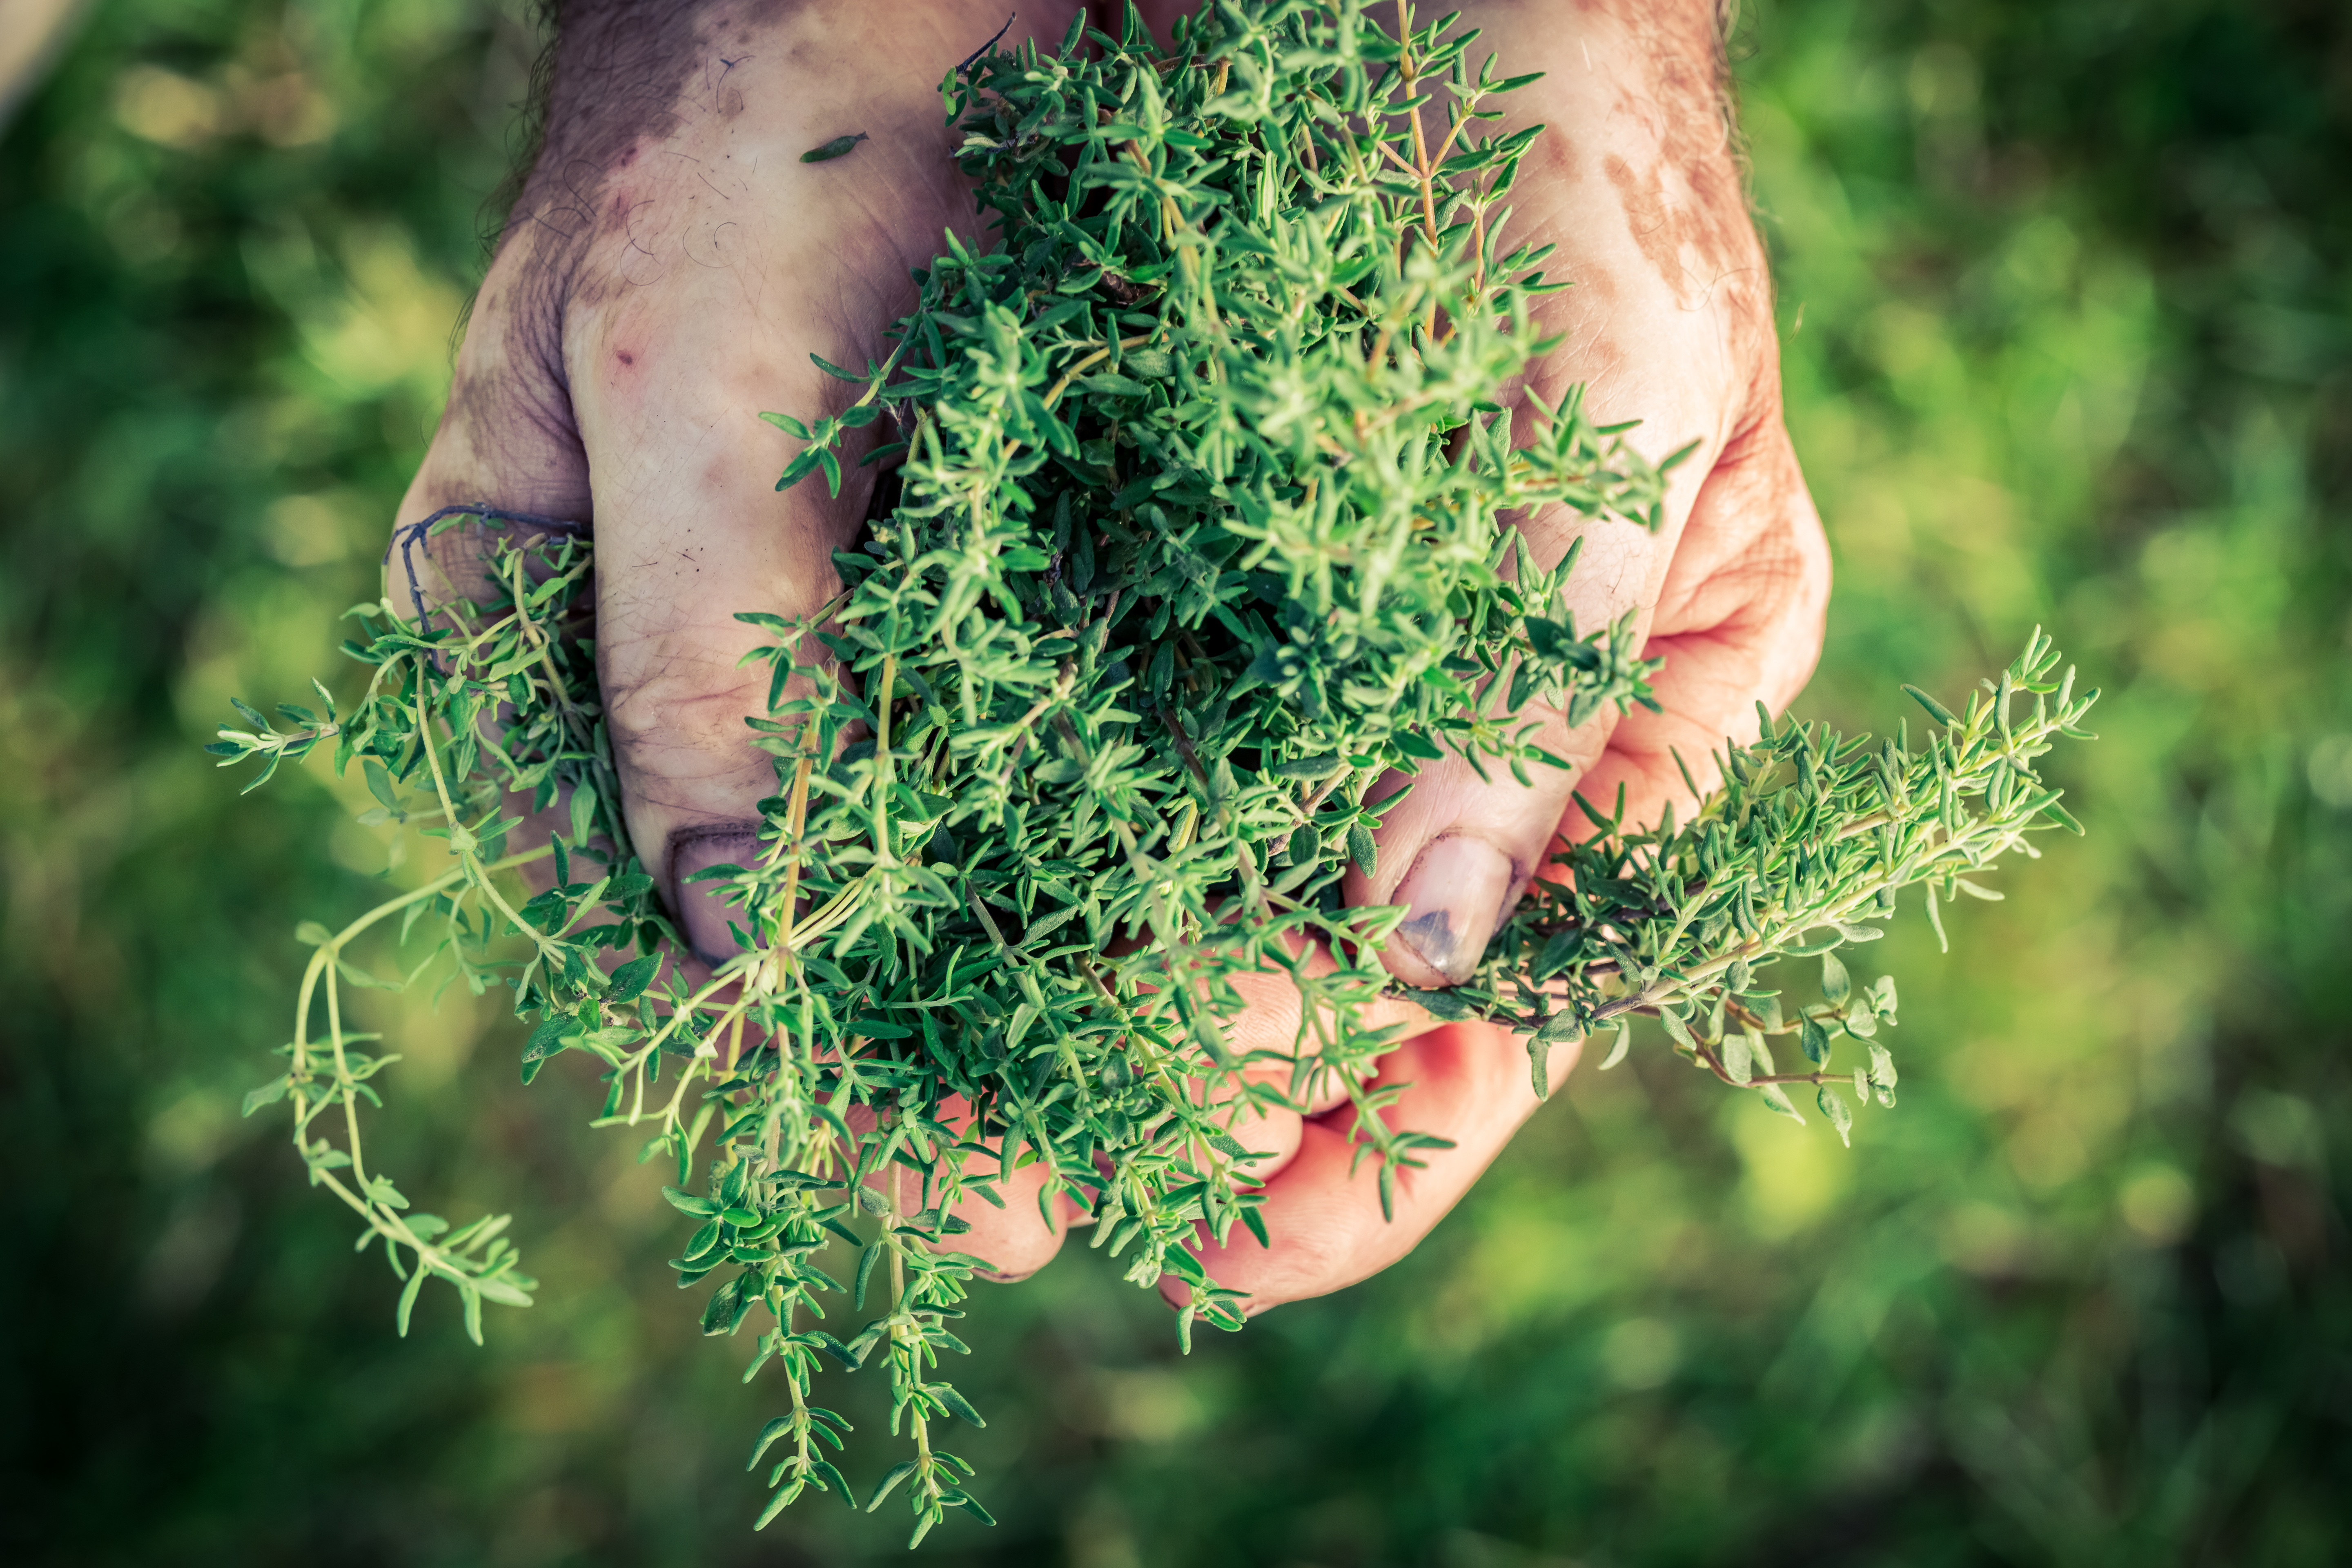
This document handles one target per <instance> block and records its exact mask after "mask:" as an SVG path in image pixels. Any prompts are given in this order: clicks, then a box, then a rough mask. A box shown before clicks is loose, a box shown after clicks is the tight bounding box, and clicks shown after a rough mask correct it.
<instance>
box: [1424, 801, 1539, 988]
mask: <svg viewBox="0 0 2352 1568" xmlns="http://www.w3.org/2000/svg"><path fill="white" fill-rule="evenodd" d="M1521 880H1522V879H1521V877H1520V876H1519V872H1518V868H1517V867H1516V866H1514V865H1513V864H1512V863H1511V858H1510V857H1509V856H1507V855H1506V854H1504V853H1503V852H1502V851H1501V850H1499V849H1497V848H1496V847H1494V846H1493V845H1491V844H1489V843H1487V842H1486V840H1485V839H1483V838H1473V837H1470V836H1469V835H1467V834H1459V833H1457V834H1448V835H1447V836H1446V837H1443V838H1440V839H1438V840H1437V841H1436V842H1435V843H1433V844H1432V845H1430V846H1429V847H1428V848H1426V849H1423V851H1422V852H1421V858H1420V859H1418V860H1415V861H1414V862H1413V863H1412V870H1411V871H1410V872H1408V873H1407V874H1406V876H1405V879H1404V881H1403V883H1402V885H1401V886H1399V887H1398V889H1397V890H1396V894H1395V901H1396V902H1398V903H1401V904H1405V905H1409V906H1411V908H1412V913H1411V914H1409V915H1407V916H1405V919H1404V923H1403V924H1402V925H1401V926H1399V927H1397V940H1398V941H1399V942H1402V943H1403V944H1404V945H1405V946H1406V947H1407V948H1409V949H1410V950H1412V953H1413V955H1414V956H1415V957H1417V958H1419V959H1420V960H1421V961H1422V962H1423V963H1426V964H1427V965H1429V967H1430V968H1432V969H1433V970H1435V971H1437V973H1440V974H1442V975H1444V977H1445V980H1446V983H1447V984H1451V985H1459V984H1462V983H1463V982H1464V981H1465V980H1467V979H1469V978H1470V973H1471V972H1472V971H1473V970H1475V969H1476V968H1477V967H1478V960H1479V959H1480V958H1481V957H1482V956H1484V955H1485V953H1486V940H1487V938H1489V937H1491V936H1493V935H1494V934H1495V928H1496V926H1498V925H1500V924H1502V923H1503V915H1504V913H1505V912H1506V911H1507V910H1509V908H1510V907H1511V905H1513V904H1514V903H1516V902H1517V901H1518V897H1519V884H1520V882H1521Z"/></svg>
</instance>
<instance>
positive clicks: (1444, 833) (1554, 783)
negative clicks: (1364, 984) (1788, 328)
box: [1345, 520, 1664, 987]
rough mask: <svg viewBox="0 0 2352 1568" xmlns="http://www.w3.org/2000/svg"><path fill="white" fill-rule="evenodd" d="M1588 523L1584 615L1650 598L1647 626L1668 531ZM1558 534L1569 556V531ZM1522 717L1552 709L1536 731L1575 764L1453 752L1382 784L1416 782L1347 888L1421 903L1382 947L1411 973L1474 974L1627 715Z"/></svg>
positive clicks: (1581, 618) (1576, 588)
mask: <svg viewBox="0 0 2352 1568" xmlns="http://www.w3.org/2000/svg"><path fill="white" fill-rule="evenodd" d="M1583 532H1584V552H1583V554H1582V556H1581V557H1580V563H1579V565H1578V568H1577V570H1576V572H1575V573H1574V574H1572V575H1571V576H1570V581H1569V584H1568V600H1569V605H1568V607H1569V608H1570V611H1571V612H1572V613H1573V614H1574V616H1575V618H1576V624H1577V625H1578V626H1580V627H1592V626H1607V625H1609V624H1611V623H1612V621H1614V620H1615V619H1616V618H1617V617H1618V616H1622V615H1623V614H1624V612H1625V611H1626V609H1627V608H1629V607H1632V606H1633V605H1640V606H1641V607H1642V609H1643V615H1642V617H1641V618H1640V619H1639V620H1637V622H1636V624H1635V635H1636V636H1637V637H1639V636H1642V635H1644V630H1645V628H1644V626H1643V623H1645V622H1646V620H1647V618H1648V606H1649V605H1650V603H1651V602H1652V601H1653V600H1654V597H1655V593H1656V589H1655V584H1656V582H1657V581H1658V579H1659V576H1660V570H1659V567H1660V563H1662V561H1663V558H1664V548H1663V546H1662V542H1661V541H1660V540H1659V539H1658V538H1657V537H1656V536H1654V535H1652V534H1651V533H1650V532H1649V531H1648V530H1646V529H1644V528H1643V527H1642V526H1641V525H1640V524H1638V523H1634V522H1630V521H1622V520H1611V521H1601V522H1599V523H1596V524H1593V525H1591V526H1590V527H1588V528H1586V529H1585V530H1584V531H1583ZM1548 542H1550V543H1553V545H1554V548H1553V549H1552V550H1551V552H1550V554H1551V556H1552V559H1554V560H1557V559H1558V557H1559V554H1560V553H1561V549H1560V547H1561V546H1564V545H1565V543H1566V540H1565V539H1564V538H1563V539H1559V540H1557V541H1548ZM1539 553H1541V552H1539ZM1499 687H1500V683H1499V682H1498V683H1496V688H1495V689H1496V690H1499ZM1519 717H1520V718H1521V719H1522V720H1538V721H1540V722H1539V724H1538V728H1537V729H1536V730H1535V731H1534V732H1533V733H1532V734H1531V735H1530V736H1529V737H1528V738H1529V739H1531V740H1532V741H1534V742H1535V743H1536V744H1537V745H1538V746H1540V747H1542V749H1543V750H1544V751H1545V752H1549V754H1550V755H1551V756H1552V757H1553V758H1555V759H1558V761H1559V763H1565V764H1566V765H1565V766H1555V765H1551V764H1550V763H1533V764H1529V765H1528V766H1527V767H1526V768H1525V769H1524V773H1523V775H1521V774H1515V773H1514V772H1513V770H1512V769H1511V768H1510V767H1509V765H1508V764H1503V763H1494V762H1492V761H1483V766H1482V765H1474V763H1472V762H1471V761H1470V760H1468V759H1466V758H1464V757H1460V756H1455V755H1448V756H1447V757H1445V758H1444V759H1443V760H1441V761H1438V762H1433V763H1425V764H1423V766H1422V768H1421V769H1420V770H1419V771H1418V772H1417V773H1412V774H1405V773H1391V774H1389V775H1388V776H1387V777H1385V778H1383V779H1382V780H1381V782H1380V783H1379V784H1377V785H1375V786H1374V789H1373V791H1372V795H1371V802H1372V805H1373V806H1374V808H1375V809H1378V808H1379V803H1380V802H1381V800H1383V799H1393V798H1394V796H1395V795H1397V794H1398V792H1400V791H1408V790H1409V793H1407V794H1406V795H1405V796H1404V798H1403V799H1402V800H1398V801H1396V802H1395V804H1394V805H1391V806H1390V807H1389V808H1388V809H1387V810H1386V811H1384V812H1382V813H1381V826H1380V827H1379V829H1378V830H1377V831H1376V832H1375V833H1374V834H1373V836H1372V837H1373V841H1374V843H1375V844H1376V845H1377V846H1378V852H1377V853H1376V854H1375V856H1374V858H1373V867H1372V873H1371V875H1370V876H1369V877H1368V876H1366V875H1364V874H1363V872H1362V871H1361V870H1360V869H1358V868H1350V869H1349V873H1348V878H1347V881H1346V884H1345V889H1346V894H1347V899H1348V901H1349V903H1350V904H1358V905H1362V904H1404V905H1406V906H1408V907H1409V911H1410V912H1408V913H1407V914H1406V916H1405V918H1404V921H1402V924H1400V925H1399V926H1398V927H1397V931H1396V935H1395V937H1394V939H1393V940H1392V941H1391V942H1390V944H1389V946H1388V948H1387V950H1386V952H1384V954H1383V955H1382V956H1383V959H1384V961H1385V962H1386V963H1387V964H1388V966H1389V970H1390V973H1393V974H1394V975H1395V976H1396V977H1397V978H1398V979H1400V980H1402V981H1403V982H1405V984H1409V985H1417V986H1424V987H1426V986H1442V985H1458V984H1462V982H1464V981H1465V980H1467V979H1468V978H1469V977H1470V973H1471V972H1472V971H1473V970H1474V969H1475V968H1476V967H1477V963H1478V960H1479V958H1480V956H1481V955H1482V954H1484V953H1485V952H1486V942H1487V940H1488V939H1489V938H1491V937H1492V936H1493V935H1494V934H1495V931H1496V928H1497V927H1499V926H1500V925H1501V924H1502V923H1503V921H1505V920H1506V919H1507V917H1508V916H1509V914H1510V912H1511V910H1512V908H1513V907H1514V906H1515V905H1517V903H1518V901H1519V897H1520V895H1521V894H1522V893H1523V892H1524V891H1525V890H1526V889H1527V886H1528V882H1530V881H1531V880H1533V879H1534V878H1535V876H1536V874H1537V872H1538V871H1539V870H1540V869H1541V868H1542V867H1543V864H1544V858H1545V857H1546V855H1547V854H1548V853H1549V849H1550V847H1551V845H1552V842H1553V840H1554V838H1555V837H1557V835H1558V834H1559V824H1560V819H1561V818H1562V816H1565V815H1567V813H1568V810H1569V808H1570V800H1571V797H1572V796H1573V795H1574V794H1575V792H1576V789H1577V786H1578V784H1579V782H1580V780H1581V779H1582V778H1583V777H1584V776H1585V774H1586V773H1588V772H1590V771H1591V768H1592V767H1593V766H1594V764H1595V763H1598V762H1599V760H1600V759H1601V754H1602V752H1604V751H1605V750H1606V749H1607V747H1608V743H1609V737H1610V733H1611V731H1612V730H1613V729H1614V728H1615V727H1616V724H1617V721H1618V718H1619V715H1618V714H1617V713H1616V712H1615V711H1614V710H1611V711H1607V712H1604V713H1602V714H1600V715H1597V716H1596V717H1594V718H1592V719H1591V720H1588V721H1586V722H1585V723H1583V724H1582V725H1580V726H1578V727H1576V728H1574V729H1570V726H1569V723H1568V719H1567V716H1566V714H1565V712H1564V711H1562V710H1559V709H1554V710H1550V711H1549V712H1548V713H1543V714H1538V713H1534V712H1523V713H1521V714H1520V715H1519ZM1523 780H1524V782H1523Z"/></svg>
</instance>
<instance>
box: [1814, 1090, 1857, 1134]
mask: <svg viewBox="0 0 2352 1568" xmlns="http://www.w3.org/2000/svg"><path fill="white" fill-rule="evenodd" d="M1814 1103H1815V1104H1817V1105H1819V1106H1820V1107H1821V1109H1822V1115H1823V1116H1826V1117H1828V1118H1829V1119H1830V1125H1831V1126H1832V1127H1834V1128H1836V1129H1837V1135H1838V1142H1841V1143H1843V1144H1844V1145H1845V1146H1846V1147H1847V1148H1849V1149H1851V1148H1853V1111H1851V1110H1847V1109H1846V1103H1845V1100H1844V1098H1843V1096H1841V1095H1840V1094H1839V1093H1838V1091H1837V1090H1835V1089H1832V1088H1831V1087H1830V1086H1829V1085H1827V1084H1823V1085H1822V1089H1821V1093H1820V1094H1818V1095H1816V1096H1815V1097H1814Z"/></svg>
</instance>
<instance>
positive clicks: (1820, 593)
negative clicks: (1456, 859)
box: [1561, 406, 1830, 838]
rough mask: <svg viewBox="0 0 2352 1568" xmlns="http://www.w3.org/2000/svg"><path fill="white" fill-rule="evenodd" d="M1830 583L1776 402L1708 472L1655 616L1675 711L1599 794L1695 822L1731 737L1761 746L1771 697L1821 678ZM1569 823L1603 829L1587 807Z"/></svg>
mask: <svg viewBox="0 0 2352 1568" xmlns="http://www.w3.org/2000/svg"><path fill="white" fill-rule="evenodd" d="M1829 590H1830V555H1829V542H1828V540H1827V538H1826V537H1825V536H1824V534H1823V533H1822V522H1821V517H1820V515H1819V513H1818V512H1816V511H1815V510H1814V508H1813V502H1812V498H1811V495H1810V494H1809V493H1808V491H1807V490H1806V488H1805V480H1804V475H1803V473H1802V472H1801V470H1800V469H1799V468H1798V466H1797V455H1796V452H1795V450H1794V448H1793V447H1791V446H1790V442H1789V433H1788V429H1787V427H1786V426H1785V425H1784V424H1783V423H1782V422H1781V419H1780V412H1779V409H1778V408H1777V406H1776V407H1774V408H1772V409H1771V410H1770V411H1769V415H1768V416H1766V417H1765V418H1763V419H1761V420H1759V422H1758V423H1757V424H1756V425H1755V426H1753V427H1751V428H1750V429H1749V430H1748V431H1746V432H1743V433H1742V434H1741V435H1740V437H1738V438H1737V439H1736V440H1735V441H1734V442H1733V443H1732V445H1731V447H1730V448H1729V449H1728V450H1727V452H1726V453H1725V455H1724V458H1723V460H1722V461H1721V462H1720V463H1718V464H1717V465H1716V468H1715V469H1714V471H1713V472H1712V473H1711V474H1709V475H1708V477H1707V481H1706V489H1704V490H1702V491H1701V493H1700V496H1699V500H1698V505H1697V507H1696V510H1694V511H1693V512H1692V514H1691V520H1690V523H1689V526H1688V528H1687V529H1686V530H1685V534H1684V537H1683V542H1682V548H1681V549H1680V551H1679V552H1677V553H1676V555H1675V563H1674V567H1673V570H1672V572H1671V573H1670V574H1669V576H1668V578H1667V582H1666V586H1665V590H1664V593H1663V594H1662V595H1660V598H1659V601H1658V608H1657V612H1656V618H1655V620H1654V623H1653V631H1652V635H1651V638H1650V643H1649V648H1650V651H1651V652H1652V653H1654V654H1658V655H1663V656H1664V658H1665V661H1666V663H1665V668H1664V670H1663V671H1661V672H1660V674H1659V676H1658V678H1657V680H1656V683H1655V685H1656V693H1657V698H1658V702H1659V706H1660V709H1661V711H1659V712H1655V713H1652V712H1649V711H1647V710H1636V711H1635V712H1633V713H1632V714H1630V715H1628V716H1627V717H1626V719H1625V720H1624V721H1623V722H1622V723H1621V724H1620V725H1618V726H1617V729H1616V731H1615V733H1614V734H1613V735H1612V737H1611V739H1610V744H1609V750H1608V752H1607V754H1606V755H1605V756H1603V757H1602V758H1601V761H1600V763H1598V764H1597V765H1596V766H1595V767H1594V769H1593V771H1592V773H1591V776H1590V779H1589V781H1588V783H1587V785H1586V787H1585V790H1584V795H1585V798H1586V799H1587V800H1589V801H1591V802H1592V803H1593V805H1595V806H1597V807H1599V808H1601V810H1603V811H1607V812H1613V811H1614V809H1615V805H1614V803H1615V801H1616V799H1617V796H1618V792H1619V790H1620V789H1621V787H1622V791H1623V795H1624V816H1625V817H1626V819H1627V820H1628V821H1629V822H1631V823H1635V824H1642V825H1649V824H1654V823H1655V822H1657V821H1658V820H1660V817H1661V814H1662V813H1663V811H1664V808H1665V806H1666V805H1668V804H1669V803H1671V804H1672V805H1674V808H1675V814H1676V816H1679V817H1681V818H1683V819H1684V820H1688V818H1689V816H1690V813H1691V812H1692V811H1693V810H1694V809H1695V808H1696V805H1697V804H1698V801H1697V799H1696V797H1695V796H1694V795H1692V793H1691V785H1692V784H1696V786H1697V787H1698V788H1699V789H1700V790H1702V791H1708V790H1712V789H1713V788H1714V787H1715V786H1716V785H1717V784H1718V783H1719V782H1720V781H1721V764H1720V762H1719V760H1718V759H1719V758H1720V756H1721V754H1722V747H1723V746H1724V744H1725V742H1726V741H1727V739H1729V740H1736V741H1739V742H1748V741H1752V740H1754V739H1755V738H1756V735H1757V732H1758V721H1757V716H1756V707H1757V704H1759V702H1760V703H1762V704H1763V705H1764V707H1765V708H1766V709H1767V710H1769V711H1771V712H1774V713H1778V712H1780V710H1782V709H1784V708H1786V707H1787V706H1788V704H1789V703H1790V700H1792V699H1793V698H1794V697H1795V696H1796V694H1797V693H1798V691H1799V690H1801V689H1802V688H1803V686H1804V684H1805V681H1806V680H1807V679H1809V678H1810V677H1811V674H1812V669H1813V666H1814V664H1815V662H1816V661H1817V660H1818V659H1819V658H1820V657H1821V651H1822V631H1823V627H1824V625H1825V623H1826V617H1827V613H1828V605H1829ZM1685 772H1687V773H1688V774H1689V779H1688V782H1685ZM1561 828H1562V832H1563V833H1564V834H1565V835H1566V836H1567V837H1575V838H1580V837H1586V836H1588V835H1589V834H1591V832H1593V831H1595V828H1594V826H1593V824H1592V823H1591V821H1590V820H1589V819H1588V818H1586V817H1585V816H1584V814H1583V813H1581V812H1578V813H1576V814H1575V815H1574V816H1571V817H1570V818H1569V819H1568V820H1567V821H1565V822H1563V823H1562V825H1561Z"/></svg>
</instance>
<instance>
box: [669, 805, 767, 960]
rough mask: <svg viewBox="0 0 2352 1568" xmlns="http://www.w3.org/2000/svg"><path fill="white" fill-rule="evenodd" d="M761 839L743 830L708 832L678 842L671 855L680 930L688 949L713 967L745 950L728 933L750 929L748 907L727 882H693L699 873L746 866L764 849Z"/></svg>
mask: <svg viewBox="0 0 2352 1568" xmlns="http://www.w3.org/2000/svg"><path fill="white" fill-rule="evenodd" d="M758 844H759V840H758V838H757V837H756V836H754V835H752V834H750V833H745V832H742V831H740V830H727V831H722V832H718V833H704V834H701V835H698V837H693V838H687V839H682V840H680V841H677V843H676V845H675V847H673V848H672V849H671V850H670V876H671V879H673V881H674V883H675V885H676V887H677V923H678V929H679V930H681V931H684V932H685V933H686V940H687V943H688V945H689V946H691V947H692V948H693V949H694V951H695V952H696V953H697V954H698V956H699V957H701V959H702V960H703V962H705V963H721V962H723V961H724V960H726V959H727V958H728V957H729V956H730V955H731V954H733V953H735V952H738V951H740V946H741V944H740V943H739V942H737V941H736V940H735V933H734V932H733V931H730V930H729V929H728V928H729V926H730V924H731V925H733V926H736V927H741V926H743V925H745V924H746V923H747V922H746V920H745V917H744V913H743V906H742V905H741V904H740V903H737V902H736V901H735V900H734V898H733V896H732V894H731V892H730V889H728V886H727V884H726V883H724V882H717V881H712V882H689V881H688V880H687V879H688V878H689V877H691V876H693V875H694V874H695V873H696V872H697V871H707V870H709V868H711V867H713V866H740V865H741V864H742V863H743V860H744V858H746V857H747V856H749V855H751V853H752V852H753V851H754V850H755V849H756V848H757V847H758Z"/></svg>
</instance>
